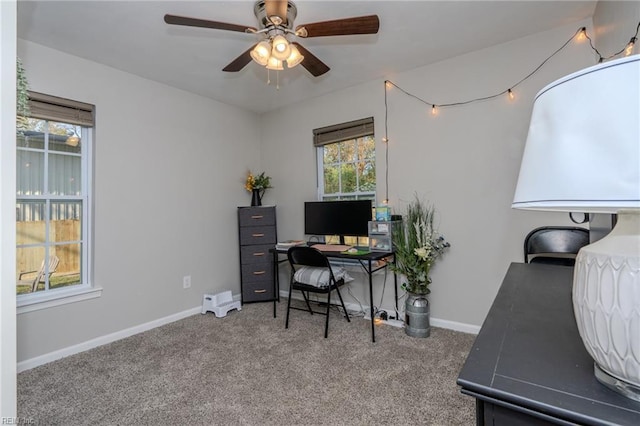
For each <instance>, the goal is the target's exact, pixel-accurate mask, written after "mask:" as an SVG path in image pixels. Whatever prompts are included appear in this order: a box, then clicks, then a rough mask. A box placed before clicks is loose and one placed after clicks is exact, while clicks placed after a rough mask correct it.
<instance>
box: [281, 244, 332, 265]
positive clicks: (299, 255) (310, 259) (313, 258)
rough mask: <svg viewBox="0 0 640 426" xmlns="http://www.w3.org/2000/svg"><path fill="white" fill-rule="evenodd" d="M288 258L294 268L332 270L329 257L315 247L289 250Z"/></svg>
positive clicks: (299, 247)
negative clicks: (299, 266)
mask: <svg viewBox="0 0 640 426" xmlns="http://www.w3.org/2000/svg"><path fill="white" fill-rule="evenodd" d="M287 258H288V259H289V263H290V264H291V265H292V266H293V265H301V266H313V267H317V268H329V269H331V266H330V264H329V259H327V256H325V255H324V254H322V252H321V251H320V250H318V249H314V248H313V247H306V246H295V247H290V248H289V250H287Z"/></svg>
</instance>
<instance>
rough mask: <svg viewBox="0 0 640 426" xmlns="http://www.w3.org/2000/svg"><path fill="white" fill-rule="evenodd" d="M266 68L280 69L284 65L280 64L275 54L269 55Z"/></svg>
mask: <svg viewBox="0 0 640 426" xmlns="http://www.w3.org/2000/svg"><path fill="white" fill-rule="evenodd" d="M267 69H269V70H276V71H282V70H283V69H284V67H283V66H282V61H280V60H278V59H276V58H275V56H271V57H270V58H269V62H267Z"/></svg>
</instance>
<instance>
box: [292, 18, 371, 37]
mask: <svg viewBox="0 0 640 426" xmlns="http://www.w3.org/2000/svg"><path fill="white" fill-rule="evenodd" d="M379 28H380V20H379V19H378V15H368V16H358V17H355V18H345V19H336V20H333V21H323V22H314V23H311V24H304V25H298V26H297V27H296V35H298V36H299V37H326V36H339V35H352V34H376V33H377V32H378V29H379Z"/></svg>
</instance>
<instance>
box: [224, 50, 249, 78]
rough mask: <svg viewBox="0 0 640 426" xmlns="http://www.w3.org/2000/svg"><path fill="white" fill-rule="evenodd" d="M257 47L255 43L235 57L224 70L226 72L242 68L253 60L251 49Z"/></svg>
mask: <svg viewBox="0 0 640 426" xmlns="http://www.w3.org/2000/svg"><path fill="white" fill-rule="evenodd" d="M254 47H255V44H254V45H253V46H251V47H250V48H249V49H247V50H246V51H245V52H244V53H243V54H242V55H240V56H238V57H237V58H235V59H234V60H233V61H231V63H230V64H229V65H227V66H226V67H224V68H222V71H226V72H238V71H240V70H241V69H242V68H244V67H246V66H247V64H248V63H249V62H251V50H252V49H253V48H254Z"/></svg>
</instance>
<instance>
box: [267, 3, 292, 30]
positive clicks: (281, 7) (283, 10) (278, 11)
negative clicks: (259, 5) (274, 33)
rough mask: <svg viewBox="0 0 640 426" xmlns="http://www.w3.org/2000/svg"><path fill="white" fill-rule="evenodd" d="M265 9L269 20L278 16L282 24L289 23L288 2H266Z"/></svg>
mask: <svg viewBox="0 0 640 426" xmlns="http://www.w3.org/2000/svg"><path fill="white" fill-rule="evenodd" d="M264 9H265V11H266V13H267V18H269V19H271V17H272V16H277V17H278V18H280V19H281V21H282V24H285V25H286V23H287V0H264Z"/></svg>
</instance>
